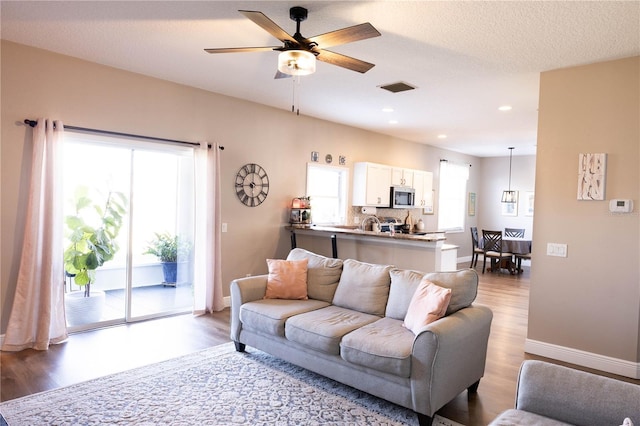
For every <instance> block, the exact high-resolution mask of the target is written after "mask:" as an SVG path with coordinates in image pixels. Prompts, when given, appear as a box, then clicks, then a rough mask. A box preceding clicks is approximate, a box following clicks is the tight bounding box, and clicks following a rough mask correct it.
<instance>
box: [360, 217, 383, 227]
mask: <svg viewBox="0 0 640 426" xmlns="http://www.w3.org/2000/svg"><path fill="white" fill-rule="evenodd" d="M370 220H373V221H374V222H375V223H377V224H378V231H379V230H380V229H381V228H382V225H381V224H380V219H378V216H374V215H371V216H366V217H365V218H364V219H362V223H361V224H360V229H361V230H362V231H366V230H367V229H366V227H367V222H369V221H370Z"/></svg>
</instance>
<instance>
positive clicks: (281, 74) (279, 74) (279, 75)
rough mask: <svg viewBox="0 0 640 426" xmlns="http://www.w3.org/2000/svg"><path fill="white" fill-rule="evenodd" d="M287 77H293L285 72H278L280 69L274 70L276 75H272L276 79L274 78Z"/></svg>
mask: <svg viewBox="0 0 640 426" xmlns="http://www.w3.org/2000/svg"><path fill="white" fill-rule="evenodd" d="M289 77H293V76H292V75H289V74H285V73H283V72H280V71H276V75H275V76H273V78H274V79H276V80H278V79H281V78H289Z"/></svg>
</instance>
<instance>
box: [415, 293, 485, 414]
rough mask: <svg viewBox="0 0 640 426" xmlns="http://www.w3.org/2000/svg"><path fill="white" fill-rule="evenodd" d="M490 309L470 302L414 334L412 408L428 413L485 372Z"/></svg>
mask: <svg viewBox="0 0 640 426" xmlns="http://www.w3.org/2000/svg"><path fill="white" fill-rule="evenodd" d="M492 319H493V313H492V312H491V310H490V309H489V308H488V307H486V306H480V305H472V306H469V307H467V308H464V309H461V310H459V311H457V312H455V313H453V314H451V315H448V316H446V317H444V318H441V319H439V320H438V321H435V322H433V323H431V324H429V325H427V326H426V327H424V329H423V330H422V331H421V332H420V333H419V334H418V335H417V336H416V338H415V340H414V344H413V353H412V355H413V358H412V361H411V387H412V395H413V398H414V400H413V405H414V407H413V410H414V411H417V412H419V413H424V414H426V415H428V416H433V414H434V413H435V412H436V411H437V410H438V409H440V408H441V407H442V406H444V405H445V404H446V403H447V402H449V401H451V400H452V399H453V398H455V397H456V396H457V395H458V394H459V393H460V392H462V391H463V390H465V389H467V388H469V387H470V386H472V385H473V384H474V383H476V382H477V381H479V380H480V378H482V376H483V375H484V368H485V362H486V358H487V344H488V341H489V332H490V330H491V320H492Z"/></svg>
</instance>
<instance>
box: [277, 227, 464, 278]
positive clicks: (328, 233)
mask: <svg viewBox="0 0 640 426" xmlns="http://www.w3.org/2000/svg"><path fill="white" fill-rule="evenodd" d="M286 229H287V230H288V231H290V232H291V247H292V248H295V247H301V248H304V249H307V250H309V251H312V252H315V253H318V254H322V255H324V256H330V257H339V258H341V259H348V258H350V259H357V260H360V261H362V262H369V263H380V264H388V265H395V266H396V267H398V268H406V269H416V270H419V271H423V272H433V271H451V270H456V269H457V267H456V266H457V265H456V259H457V248H458V247H457V246H453V245H451V244H445V240H446V237H445V234H444V233H443V232H425V233H424V234H423V233H419V234H418V233H415V234H402V233H397V232H396V233H395V234H394V235H391V234H390V233H388V232H373V231H362V230H360V229H359V227H357V226H315V225H290V226H286ZM443 252H446V253H445V255H444V256H443Z"/></svg>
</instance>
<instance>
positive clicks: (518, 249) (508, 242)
mask: <svg viewBox="0 0 640 426" xmlns="http://www.w3.org/2000/svg"><path fill="white" fill-rule="evenodd" d="M502 251H503V252H509V253H513V254H528V253H531V240H527V239H524V238H503V239H502Z"/></svg>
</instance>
